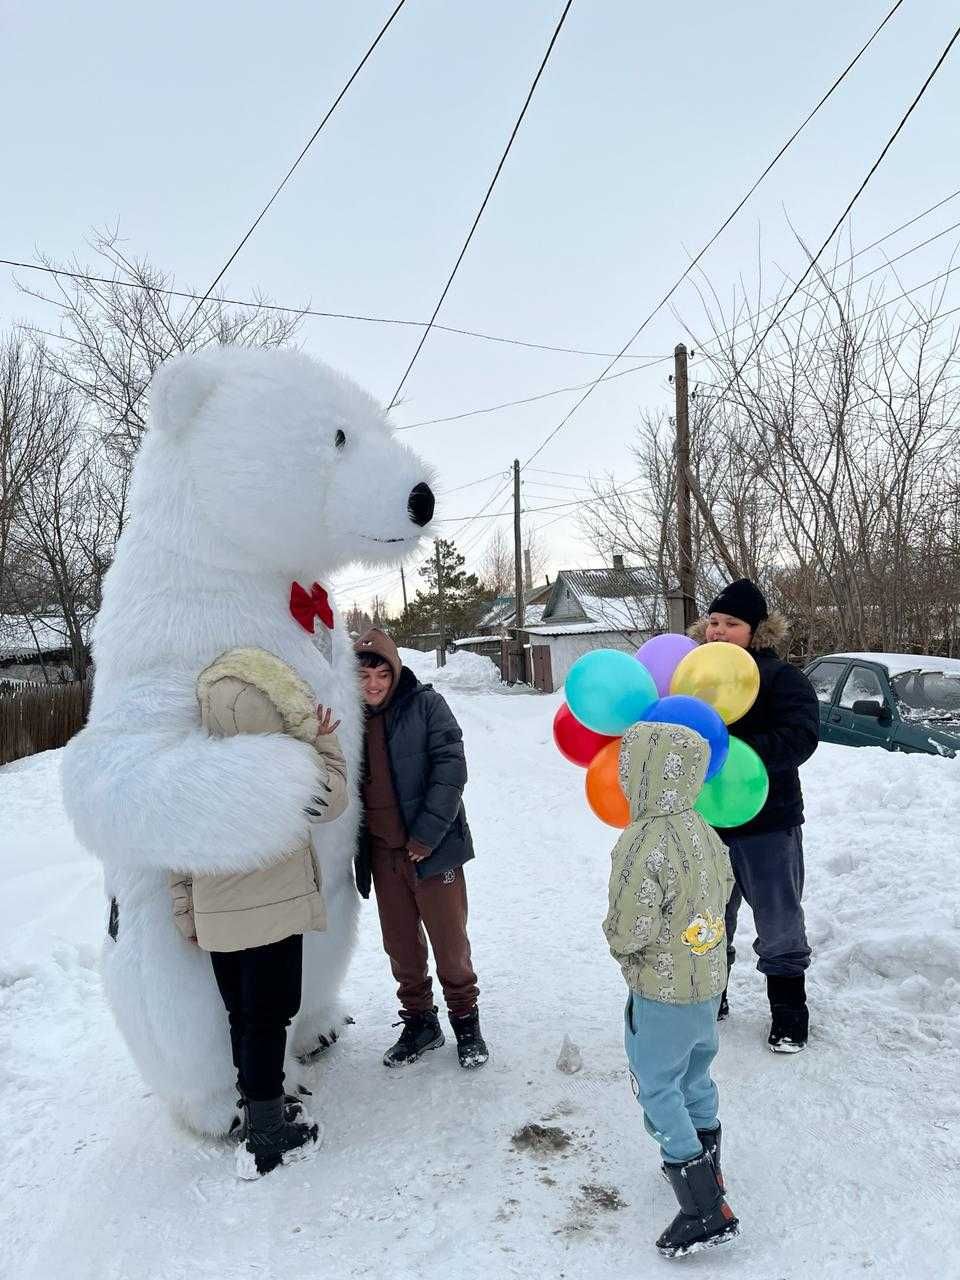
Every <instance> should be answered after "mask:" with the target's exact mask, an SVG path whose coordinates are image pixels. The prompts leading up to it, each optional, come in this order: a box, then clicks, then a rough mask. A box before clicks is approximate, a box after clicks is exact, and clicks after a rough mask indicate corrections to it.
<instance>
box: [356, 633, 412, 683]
mask: <svg viewBox="0 0 960 1280" xmlns="http://www.w3.org/2000/svg"><path fill="white" fill-rule="evenodd" d="M353 648H354V652H355V653H356V654H357V656H358V657H360V658H362V657H363V656H364V655H365V654H369V656H370V657H375V658H382V659H383V661H384V662H385V663H386V664H387V666H388V667H389V668H390V670H391V671H392V672H393V683H394V685H396V683H397V681H398V680H399V679H400V672H401V671H402V670H403V663H402V662H401V661H400V654H399V652H398V651H397V646H396V645H395V644H394V642H393V641H392V640H391V639H390V637H389V636H388V635H387V634H386V633H385V632H383V631H378V630H377V628H376V627H371V629H370V630H369V631H367V632H365V633H364V634H363V635H362V636H361V637H360V639H359V640H358V641H357V642H356V644H355V645H354V646H353Z"/></svg>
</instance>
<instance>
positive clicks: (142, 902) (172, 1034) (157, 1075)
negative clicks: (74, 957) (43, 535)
mask: <svg viewBox="0 0 960 1280" xmlns="http://www.w3.org/2000/svg"><path fill="white" fill-rule="evenodd" d="M151 408H152V414H151V428H150V430H149V431H148V432H147V435H146V438H145V440H144V443H143V447H142V449H141V451H140V455H139V457H138V459H137V463H136V467H135V471H134V479H133V485H132V491H131V518H130V522H129V524H128V526H127V528H126V529H125V530H124V533H123V535H122V537H121V538H120V541H119V543H118V546H117V552H116V558H115V560H114V563H113V565H112V567H111V569H110V571H109V573H108V574H107V577H106V581H105V586H104V598H103V607H102V609H101V611H100V615H99V617H98V619H97V622H96V626H95V630H94V638H93V654H94V661H95V671H96V675H95V681H94V694H93V705H92V708H91V712H90V720H89V723H88V725H87V727H86V728H85V729H84V730H83V732H82V733H80V734H79V735H78V736H77V737H76V738H74V740H73V741H72V742H71V743H70V745H69V746H68V748H67V749H66V751H65V753H64V762H63V791H64V798H65V802H66V806H67V811H68V813H69V814H70V817H71V819H72V821H73V823H74V826H75V828H76V831H77V834H78V836H79V837H80V839H81V840H82V841H83V843H84V844H85V845H86V846H87V847H88V848H89V849H91V850H92V851H93V852H94V853H95V854H96V855H97V856H98V857H99V858H100V859H101V860H102V862H103V865H104V879H105V887H106V891H107V894H108V896H115V897H116V898H117V900H118V904H119V936H118V938H117V941H116V942H114V941H112V940H111V939H109V938H108V939H107V940H106V942H105V950H104V983H105V986H106V990H107V994H108V997H109V999H110V1002H111V1005H112V1007H113V1010H114V1013H115V1015H116V1018H117V1022H118V1024H119V1026H120V1028H121V1030H122V1032H123V1034H124V1036H125V1038H126V1040H127V1043H128V1044H129V1046H130V1050H131V1053H132V1054H133V1057H134V1058H135V1059H136V1061H137V1063H138V1065H139V1067H140V1070H141V1072H142V1073H143V1075H144V1077H145V1079H146V1080H147V1081H148V1082H149V1083H150V1084H151V1085H152V1087H153V1088H154V1089H155V1090H156V1091H157V1092H158V1093H159V1094H160V1095H161V1096H163V1097H164V1098H165V1099H166V1100H167V1102H168V1103H169V1104H170V1106H171V1107H172V1108H173V1109H174V1110H175V1111H176V1112H177V1113H178V1114H179V1115H180V1117H181V1118H182V1119H183V1120H184V1121H185V1122H186V1123H187V1124H188V1125H190V1126H191V1127H193V1128H195V1129H198V1130H201V1131H203V1132H208V1133H222V1132H225V1131H226V1129H227V1128H228V1126H229V1123H230V1119H231V1116H232V1114H233V1101H234V1088H233V1086H234V1078H233V1067H232V1064H231V1062H230V1053H229V1042H228V1037H227V1020H226V1014H225V1012H224V1009H223V1006H222V1004H221V1001H220V998H219V994H218V992H217V990H216V985H215V983H214V979H213V974H212V970H211V966H210V957H209V956H208V955H207V954H206V953H205V952H202V951H199V950H198V949H197V948H196V947H195V946H192V945H191V944H189V943H187V942H185V941H184V939H183V938H182V937H181V935H180V934H179V932H178V931H177V929H176V927H175V925H174V923H173V910H172V902H171V898H170V890H169V883H168V882H169V873H170V872H171V871H183V872H193V873H195V874H199V873H202V872H221V871H233V870H235V871H244V870H248V869H252V868H255V867H257V866H259V865H262V864H263V863H265V862H269V861H271V860H273V859H275V858H277V857H279V856H281V855H282V854H283V853H284V851H285V850H287V849H289V847H290V845H291V843H292V842H293V841H295V840H296V839H298V838H300V837H302V836H304V835H306V833H307V832H308V830H311V828H309V826H308V819H307V816H306V815H305V814H304V812H303V811H304V808H305V806H307V805H308V804H309V803H310V799H311V797H312V796H313V795H314V794H315V793H316V790H317V786H316V784H317V782H318V781H319V779H320V776H321V774H320V768H319V765H318V762H317V759H316V757H315V755H314V753H313V752H312V751H311V749H310V748H309V747H308V746H307V745H305V744H304V743H302V742H298V741H296V740H294V739H293V738H290V737H283V736H280V735H247V736H242V735H241V736H237V737H232V738H212V737H208V736H207V735H206V734H205V733H204V732H203V731H202V730H201V728H200V718H199V711H198V706H197V698H196V684H197V677H198V676H199V674H200V672H201V671H202V670H203V669H204V668H205V667H206V666H207V665H208V664H209V663H210V662H212V661H213V660H214V659H215V658H217V657H218V656H219V655H220V654H221V653H223V652H224V651H225V650H227V649H231V648H235V647H244V646H254V647H258V648H262V649H266V650H268V651H269V652H271V653H273V654H276V655H277V657H279V658H281V659H282V660H283V661H285V662H287V663H289V664H290V666H292V667H293V668H294V669H295V670H296V671H297V672H298V673H299V674H300V676H302V678H303V679H304V680H305V681H306V682H307V683H308V684H309V685H310V686H311V688H312V690H313V692H314V694H315V695H316V698H317V701H318V702H322V703H323V704H324V705H325V706H329V707H332V708H333V710H334V712H335V714H336V715H337V716H338V717H340V718H341V719H342V721H343V723H342V727H341V729H340V730H339V737H340V741H341V743H342V745H343V749H344V753H345V755H346V758H347V767H348V777H349V780H350V782H351V784H352V785H353V786H355V785H356V782H357V770H358V766H359V762H360V750H361V734H362V710H361V704H360V698H359V692H358V685H357V678H356V667H355V660H354V656H353V652H352V648H351V645H350V641H349V638H348V636H347V635H346V633H345V631H344V628H343V625H342V623H341V621H340V619H339V616H337V619H336V627H335V630H334V634H333V649H332V663H328V662H327V660H326V658H325V657H324V656H322V654H321V652H320V650H319V649H318V647H317V646H316V645H315V643H314V641H313V639H312V638H311V636H310V635H308V633H307V632H306V631H304V630H303V629H302V628H301V627H300V626H299V625H298V624H297V623H296V622H295V621H294V619H293V618H292V617H291V615H290V612H289V607H288V606H289V594H290V586H291V583H292V581H293V580H295V579H296V580H297V581H299V582H300V583H302V584H303V585H304V586H305V587H307V588H309V586H310V584H311V583H313V582H314V581H318V582H320V583H322V584H324V585H328V584H329V580H330V577H331V575H332V574H333V573H334V572H335V571H336V570H338V569H340V568H343V567H344V566H346V565H347V564H349V563H351V562H353V561H358V560H360V561H363V562H366V563H368V564H385V563H390V562H391V561H394V560H398V559H400V558H401V557H402V556H404V555H405V554H408V553H409V552H410V551H411V550H412V549H413V548H414V547H415V546H416V543H417V541H418V540H419V538H420V537H421V536H422V531H421V530H419V529H417V528H416V527H415V526H414V525H413V524H412V523H411V522H410V519H409V515H408V511H407V502H408V498H409V494H410V492H411V490H412V489H413V487H414V486H415V485H416V484H418V483H420V482H421V481H428V482H429V479H430V477H429V475H428V474H426V473H425V470H424V468H423V466H422V464H421V463H420V461H419V460H418V459H417V458H416V456H415V455H414V454H413V453H412V452H411V451H410V450H408V449H406V448H405V447H403V446H401V445H400V444H399V443H397V441H396V440H395V438H394V437H393V435H392V433H391V431H390V429H389V427H388V426H387V424H386V421H385V419H384V415H383V412H382V410H381V409H380V408H379V407H378V406H377V405H376V403H375V402H374V401H373V400H371V399H370V398H369V397H368V396H366V395H365V394H364V393H363V392H362V391H360V389H359V388H357V387H356V386H354V385H353V384H352V383H351V382H349V381H347V380H346V379H345V378H342V377H341V376H339V375H338V374H336V373H334V372H333V371H332V370H330V369H328V368H326V367H325V366H323V365H320V364H318V363H316V362H314V361H312V360H310V359H308V358H307V357H305V356H303V355H300V354H299V353H295V352H287V351H273V352H263V351H251V350H243V349H239V348H229V347H222V348H218V349H216V350H213V351H211V352H209V353H204V354H203V355H200V356H181V357H177V358H176V359H174V360H171V361H169V362H168V364H166V365H165V366H164V367H163V369H161V371H160V372H159V373H158V374H157V376H156V378H155V379H154V383H153V385H152V387H151ZM338 430H341V431H343V432H344V433H345V434H346V437H347V441H346V445H345V446H344V448H343V449H338V448H337V447H336V443H335V438H336V433H337V431H338ZM319 628H320V624H318V630H319ZM356 825H357V803H356V798H355V797H353V798H352V799H351V803H350V806H349V808H348V810H347V813H346V814H345V815H344V817H343V818H341V819H339V820H338V821H336V822H334V823H331V824H329V825H327V826H320V827H314V828H312V833H311V834H312V838H313V841H314V848H315V850H316V852H317V856H318V858H319V860H320V863H321V868H322V874H323V884H324V898H325V901H326V906H327V913H328V918H329V927H328V931H327V932H326V933H325V934H308V935H307V937H306V938H305V946H304V990H303V1007H302V1009H301V1012H300V1014H299V1016H298V1018H297V1020H296V1023H295V1025H294V1028H293V1030H292V1034H291V1037H290V1040H291V1046H292V1048H293V1049H294V1050H295V1051H298V1052H299V1051H305V1050H309V1049H310V1048H311V1047H312V1046H313V1045H314V1044H315V1042H316V1038H317V1036H318V1035H319V1034H320V1033H321V1032H328V1031H329V1030H330V1029H331V1028H332V1027H333V1026H334V1025H335V1024H336V1022H337V1019H338V1016H339V1009H338V1003H337V1001H338V991H339V987H340V984H341V982H342V979H343V976H344V973H345V971H346V968H347V965H348V963H349V959H350V954H351V951H352V947H353V942H354V935H355V929H356V917H357V896H356V891H355V889H354V887H353V879H352V867H351V864H352V858H353V852H354V844H355V839H356Z"/></svg>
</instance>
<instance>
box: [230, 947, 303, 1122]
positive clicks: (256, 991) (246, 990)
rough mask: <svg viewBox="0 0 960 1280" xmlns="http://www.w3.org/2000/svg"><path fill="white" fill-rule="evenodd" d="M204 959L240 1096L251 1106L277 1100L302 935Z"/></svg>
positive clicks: (297, 989) (295, 1002) (297, 987)
mask: <svg viewBox="0 0 960 1280" xmlns="http://www.w3.org/2000/svg"><path fill="white" fill-rule="evenodd" d="M210 959H211V960H212V962H213V972H214V976H215V977H216V979H217V986H218V987H219V988H220V995H221V996H222V998H223V1003H224V1005H225V1006H226V1009H227V1014H228V1016H229V1019H230V1045H231V1048H232V1050H233V1065H234V1066H235V1067H236V1068H237V1084H238V1086H239V1088H240V1092H241V1093H242V1094H243V1095H244V1096H245V1097H247V1098H250V1099H251V1100H252V1101H253V1102H269V1101H270V1100H271V1099H273V1098H279V1097H280V1096H281V1095H282V1093H283V1060H284V1055H285V1054H286V1048H287V1027H289V1025H290V1022H291V1020H292V1019H293V1018H294V1017H296V1014H297V1011H298V1010H299V1008H300V993H301V979H302V973H303V936H302V935H301V934H299V933H298V934H295V935H294V936H293V937H292V938H284V939H283V941H282V942H271V943H269V944H268V945H267V946H265V947H250V948H249V949H248V950H246V951H211V953H210Z"/></svg>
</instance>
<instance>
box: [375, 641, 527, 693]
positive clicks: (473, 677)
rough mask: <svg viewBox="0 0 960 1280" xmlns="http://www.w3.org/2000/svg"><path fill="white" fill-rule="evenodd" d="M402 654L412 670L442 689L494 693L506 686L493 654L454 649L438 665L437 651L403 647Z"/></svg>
mask: <svg viewBox="0 0 960 1280" xmlns="http://www.w3.org/2000/svg"><path fill="white" fill-rule="evenodd" d="M400 657H401V659H402V660H403V662H404V664H405V665H406V666H408V667H409V668H410V670H411V671H413V672H414V674H415V675H416V676H417V677H418V679H420V680H422V681H424V683H425V684H432V685H434V686H435V687H436V688H437V689H439V690H440V691H441V693H445V692H447V691H449V690H454V691H456V692H458V693H494V692H502V691H504V690H505V689H506V686H505V685H504V683H503V681H502V680H501V679H500V672H499V671H498V670H497V665H496V663H495V662H494V661H493V659H492V658H486V657H484V656H483V655H482V654H479V653H464V652H460V653H451V654H448V655H447V665H446V666H445V667H438V666H437V656H436V654H435V653H419V652H418V651H417V650H416V649H401V650H400Z"/></svg>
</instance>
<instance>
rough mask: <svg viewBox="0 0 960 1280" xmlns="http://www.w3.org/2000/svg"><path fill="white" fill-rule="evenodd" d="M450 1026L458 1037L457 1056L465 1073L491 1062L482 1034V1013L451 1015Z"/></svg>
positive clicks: (472, 1011) (471, 1011) (474, 1010)
mask: <svg viewBox="0 0 960 1280" xmlns="http://www.w3.org/2000/svg"><path fill="white" fill-rule="evenodd" d="M450 1026H451V1027H452V1028H453V1034H454V1035H455V1036H456V1037H457V1056H458V1057H459V1059H460V1065H461V1067H463V1068H464V1070H465V1071H475V1070H476V1068H477V1067H482V1066H483V1064H484V1063H485V1062H487V1061H488V1060H489V1057H490V1053H489V1051H488V1050H487V1046H486V1044H485V1042H484V1039H483V1036H482V1034H481V1032H480V1013H479V1011H478V1010H477V1009H471V1010H470V1012H469V1013H461V1014H453V1013H451V1014H450Z"/></svg>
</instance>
